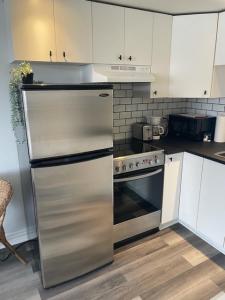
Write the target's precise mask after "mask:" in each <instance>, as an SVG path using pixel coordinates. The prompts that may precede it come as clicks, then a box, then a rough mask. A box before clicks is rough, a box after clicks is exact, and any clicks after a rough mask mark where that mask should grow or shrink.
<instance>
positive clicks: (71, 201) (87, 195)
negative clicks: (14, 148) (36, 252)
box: [32, 155, 113, 287]
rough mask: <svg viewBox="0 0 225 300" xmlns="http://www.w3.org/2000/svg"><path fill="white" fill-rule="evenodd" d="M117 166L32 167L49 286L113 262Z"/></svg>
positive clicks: (102, 162) (105, 161) (101, 162)
mask: <svg viewBox="0 0 225 300" xmlns="http://www.w3.org/2000/svg"><path fill="white" fill-rule="evenodd" d="M112 161H113V158H112V155H110V156H106V157H102V158H98V159H94V160H90V161H85V162H80V163H73V164H67V165H61V166H53V167H45V168H32V178H33V183H34V192H35V199H36V201H35V203H36V214H37V223H38V236H39V247H40V258H41V267H42V268H41V269H42V279H43V285H44V287H51V286H54V285H56V284H59V283H62V282H64V281H67V280H69V279H72V278H75V277H77V276H80V275H83V274H85V273H87V272H89V271H92V270H94V269H96V268H98V267H100V266H103V265H105V264H107V263H110V262H112V260H113V237H112V235H113V195H112V194H113V192H112V191H113V186H112V185H113V183H112V182H113V175H112Z"/></svg>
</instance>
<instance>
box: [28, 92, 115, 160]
mask: <svg viewBox="0 0 225 300" xmlns="http://www.w3.org/2000/svg"><path fill="white" fill-rule="evenodd" d="M112 93H113V92H112V90H102V89H99V90H30V91H23V101H24V111H25V119H26V127H27V137H28V146H29V154H30V160H31V161H33V160H37V159H43V158H51V157H60V156H66V155H73V154H77V153H84V152H91V151H95V150H99V149H107V148H111V147H112V146H113V138H112V128H113V120H112V119H113V117H112V115H113V111H112Z"/></svg>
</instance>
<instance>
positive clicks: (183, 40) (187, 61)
mask: <svg viewBox="0 0 225 300" xmlns="http://www.w3.org/2000/svg"><path fill="white" fill-rule="evenodd" d="M217 20H218V14H196V15H183V16H175V17H174V19H173V30H172V48H171V69H170V96H171V97H184V98H194V97H196V98H197V97H198V98H203V97H205V98H207V97H209V96H210V93H211V84H212V74H213V65H214V54H215V44H216V33H217Z"/></svg>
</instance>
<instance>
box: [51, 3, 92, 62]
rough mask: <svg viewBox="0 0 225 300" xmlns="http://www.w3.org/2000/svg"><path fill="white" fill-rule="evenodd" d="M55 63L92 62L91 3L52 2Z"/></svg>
mask: <svg viewBox="0 0 225 300" xmlns="http://www.w3.org/2000/svg"><path fill="white" fill-rule="evenodd" d="M54 10H55V29H56V48H57V61H60V62H73V63H91V62H92V22H91V2H88V1H84V0H54Z"/></svg>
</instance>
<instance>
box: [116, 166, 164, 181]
mask: <svg viewBox="0 0 225 300" xmlns="http://www.w3.org/2000/svg"><path fill="white" fill-rule="evenodd" d="M162 171H163V169H159V170H157V171H155V172H151V173H147V174H144V175H139V176H133V177H132V176H131V177H126V178H121V179H114V183H119V182H127V181H132V180H138V179H142V178H146V177H151V176H154V175H157V174H159V173H161V172H162Z"/></svg>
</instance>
